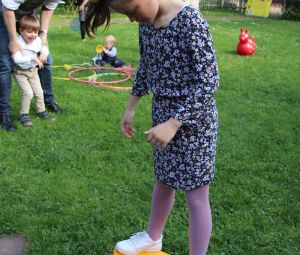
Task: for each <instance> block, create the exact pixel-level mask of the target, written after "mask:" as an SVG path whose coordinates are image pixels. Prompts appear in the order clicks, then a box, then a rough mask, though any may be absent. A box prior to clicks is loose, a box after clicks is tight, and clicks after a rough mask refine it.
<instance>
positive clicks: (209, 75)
mask: <svg viewBox="0 0 300 255" xmlns="http://www.w3.org/2000/svg"><path fill="white" fill-rule="evenodd" d="M186 26H188V27H189V29H188V32H187V33H186V35H185V36H186V38H185V40H186V41H187V42H188V44H189V54H190V59H191V63H192V65H191V68H192V69H193V71H192V73H193V77H192V85H191V89H190V90H191V93H190V94H189V95H188V96H187V99H186V100H185V102H184V104H182V105H181V106H180V107H179V108H178V109H177V111H176V112H175V113H174V114H173V116H172V117H173V118H175V119H177V120H179V121H180V122H182V123H183V124H187V125H190V124H195V123H196V122H198V120H199V118H200V116H201V115H202V114H203V113H204V112H205V111H206V107H205V106H206V104H207V103H208V102H211V99H212V97H213V96H214V94H215V92H216V91H217V89H218V87H219V72H218V66H217V61H216V57H215V52H214V47H213V41H212V38H211V35H210V32H209V28H208V24H207V22H206V21H205V20H204V18H202V17H201V15H200V14H199V13H198V14H194V16H193V17H192V18H191V19H190V20H188V22H187V24H186Z"/></svg>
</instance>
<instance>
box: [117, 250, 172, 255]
mask: <svg viewBox="0 0 300 255" xmlns="http://www.w3.org/2000/svg"><path fill="white" fill-rule="evenodd" d="M113 255H123V254H122V253H120V252H118V251H117V249H114V254H113ZM139 255H169V254H168V253H165V252H163V251H158V252H142V253H139Z"/></svg>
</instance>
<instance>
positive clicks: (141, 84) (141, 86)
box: [131, 28, 149, 96]
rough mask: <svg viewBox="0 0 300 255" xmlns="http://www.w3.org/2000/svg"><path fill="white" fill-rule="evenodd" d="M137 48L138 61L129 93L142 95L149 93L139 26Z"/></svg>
mask: <svg viewBox="0 0 300 255" xmlns="http://www.w3.org/2000/svg"><path fill="white" fill-rule="evenodd" d="M139 48H140V63H139V66H138V69H137V72H136V75H135V78H134V82H133V86H132V91H131V95H133V96H144V95H147V94H149V87H148V85H147V82H146V80H147V72H146V65H145V61H144V49H143V40H142V36H141V28H140V33H139Z"/></svg>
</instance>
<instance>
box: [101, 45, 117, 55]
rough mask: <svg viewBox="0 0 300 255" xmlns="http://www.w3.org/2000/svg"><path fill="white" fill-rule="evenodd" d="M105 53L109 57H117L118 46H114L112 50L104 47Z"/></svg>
mask: <svg viewBox="0 0 300 255" xmlns="http://www.w3.org/2000/svg"><path fill="white" fill-rule="evenodd" d="M103 51H104V53H105V54H106V55H107V56H109V57H112V58H113V57H116V56H117V48H116V47H112V48H111V49H110V50H107V49H104V50H103Z"/></svg>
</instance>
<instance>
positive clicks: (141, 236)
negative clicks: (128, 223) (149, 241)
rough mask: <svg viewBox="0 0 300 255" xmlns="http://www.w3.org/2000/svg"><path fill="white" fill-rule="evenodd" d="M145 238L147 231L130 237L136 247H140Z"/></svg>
mask: <svg viewBox="0 0 300 255" xmlns="http://www.w3.org/2000/svg"><path fill="white" fill-rule="evenodd" d="M143 240H145V232H138V233H136V234H134V235H132V236H131V237H130V241H131V242H132V244H133V245H134V246H135V247H139V246H140V245H141V241H143Z"/></svg>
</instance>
